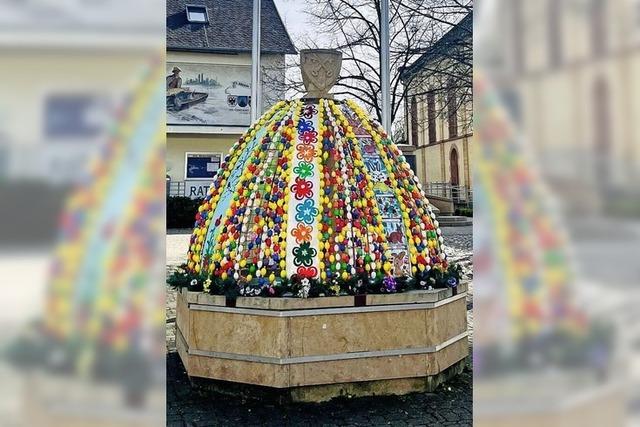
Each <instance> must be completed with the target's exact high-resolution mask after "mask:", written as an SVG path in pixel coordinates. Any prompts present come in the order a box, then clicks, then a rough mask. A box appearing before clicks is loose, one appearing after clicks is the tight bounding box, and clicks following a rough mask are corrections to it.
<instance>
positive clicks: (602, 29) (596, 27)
mask: <svg viewBox="0 0 640 427" xmlns="http://www.w3.org/2000/svg"><path fill="white" fill-rule="evenodd" d="M589 15H590V20H591V24H590V26H591V49H592V52H593V55H594V56H601V55H604V54H605V52H606V50H607V44H608V40H607V16H606V15H607V7H606V0H591V8H590V11H589Z"/></svg>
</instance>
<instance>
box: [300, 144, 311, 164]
mask: <svg viewBox="0 0 640 427" xmlns="http://www.w3.org/2000/svg"><path fill="white" fill-rule="evenodd" d="M296 148H297V149H298V154H297V157H298V159H299V160H304V161H305V162H312V161H313V159H314V157H315V155H316V150H315V149H314V148H313V147H312V146H310V145H304V144H298V145H297V146H296Z"/></svg>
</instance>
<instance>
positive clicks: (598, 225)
mask: <svg viewBox="0 0 640 427" xmlns="http://www.w3.org/2000/svg"><path fill="white" fill-rule="evenodd" d="M474 12H475V19H474V26H475V32H474V56H475V58H474V60H475V63H474V121H475V132H474V133H475V135H476V136H477V141H478V143H477V144H476V146H475V147H476V152H475V154H474V158H475V160H476V163H475V168H474V169H475V170H474V197H475V208H476V210H475V218H474V266H475V275H474V278H475V283H474V287H475V293H474V305H475V307H474V308H475V319H474V320H475V325H474V326H475V330H474V420H475V424H478V425H491V426H496V425H499V426H502V425H543V424H549V423H550V424H551V425H576V426H578V425H579V426H585V425H637V424H638V423H639V421H640V400H639V398H640V395H639V394H638V390H639V388H638V385H639V383H640V352H639V351H640V335H639V332H638V331H639V328H638V310H637V306H638V301H639V293H638V278H639V273H640V270H639V267H638V262H637V260H636V257H637V254H638V249H639V248H640V246H639V243H640V197H639V196H640V189H639V188H638V185H637V183H638V182H639V181H638V177H639V175H640V167H639V166H640V129H639V128H638V126H637V121H638V117H639V116H638V114H639V113H640V96H639V95H640V80H639V78H638V76H640V2H638V1H635V0H609V1H607V0H545V1H536V2H531V1H522V0H481V1H477V2H476V7H475V11H474Z"/></svg>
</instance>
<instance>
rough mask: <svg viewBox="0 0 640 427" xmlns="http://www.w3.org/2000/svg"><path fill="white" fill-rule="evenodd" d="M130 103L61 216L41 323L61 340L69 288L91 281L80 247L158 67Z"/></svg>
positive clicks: (68, 326)
mask: <svg viewBox="0 0 640 427" xmlns="http://www.w3.org/2000/svg"><path fill="white" fill-rule="evenodd" d="M145 74H146V75H145V76H143V80H142V82H141V84H140V86H139V87H138V88H137V90H136V96H135V97H132V98H131V100H132V101H133V103H132V104H130V105H128V106H127V108H126V110H125V109H123V110H121V111H120V113H119V117H118V118H120V119H123V123H122V124H121V125H120V126H118V127H116V128H113V129H112V132H113V135H112V136H111V138H110V139H109V141H108V142H107V143H106V144H104V146H103V147H102V148H101V149H100V154H99V155H98V156H96V157H95V158H94V159H93V160H92V161H91V163H90V166H89V174H88V176H86V181H85V182H84V183H83V184H82V185H81V186H80V187H79V188H78V189H77V191H76V193H74V194H73V195H72V196H71V197H70V199H69V201H68V202H67V204H66V207H65V210H64V213H63V216H62V218H61V233H60V239H61V242H62V244H60V245H59V246H57V247H56V249H55V252H54V257H53V263H52V271H51V279H50V286H49V287H48V290H47V293H48V298H47V301H46V309H45V316H44V323H45V328H46V330H47V331H48V332H49V333H51V334H52V335H54V336H56V337H57V338H60V339H65V338H67V337H69V336H70V334H71V333H73V332H74V328H75V327H76V326H77V325H76V324H75V321H76V317H75V315H74V312H75V311H76V310H77V309H78V307H76V306H74V305H73V304H72V301H74V299H75V298H74V293H75V294H78V293H80V292H84V293H86V290H87V287H88V286H92V285H93V284H92V283H87V282H86V281H83V282H80V283H79V281H78V277H79V274H80V271H81V269H82V268H83V267H84V265H85V262H84V259H86V257H88V256H89V254H87V253H86V250H85V248H86V247H87V246H88V244H89V242H90V241H91V240H93V239H94V238H95V233H96V228H97V224H98V221H99V220H100V218H101V215H102V214H103V212H102V211H101V210H100V209H97V207H98V206H100V205H102V204H103V203H104V200H105V199H106V198H107V197H108V195H109V189H110V187H111V185H112V184H113V180H114V178H115V177H116V176H117V173H116V171H117V170H118V169H119V168H120V167H121V165H122V160H123V158H124V155H125V152H126V149H127V144H124V143H122V141H126V140H127V139H128V138H130V137H131V135H132V134H133V132H134V131H135V130H136V127H135V123H137V122H138V121H139V120H140V118H141V116H142V115H143V113H144V111H145V107H146V106H147V105H148V101H149V99H150V98H151V97H152V96H153V93H154V90H155V89H156V86H157V85H156V81H155V80H154V77H156V76H157V75H158V70H156V69H153V70H147V71H145Z"/></svg>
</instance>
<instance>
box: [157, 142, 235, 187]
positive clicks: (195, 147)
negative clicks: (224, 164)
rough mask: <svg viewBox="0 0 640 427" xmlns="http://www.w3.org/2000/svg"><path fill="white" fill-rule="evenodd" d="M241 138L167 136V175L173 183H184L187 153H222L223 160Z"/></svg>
mask: <svg viewBox="0 0 640 427" xmlns="http://www.w3.org/2000/svg"><path fill="white" fill-rule="evenodd" d="M239 137H240V134H238V135H167V164H166V167H167V175H169V176H170V177H171V181H173V182H175V181H184V179H185V178H184V176H185V163H186V153H187V152H190V153H194V152H195V153H220V154H222V158H224V156H226V155H227V154H228V153H229V149H230V148H231V146H232V145H233V144H234V142H236V140H237V139H238V138H239Z"/></svg>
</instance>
